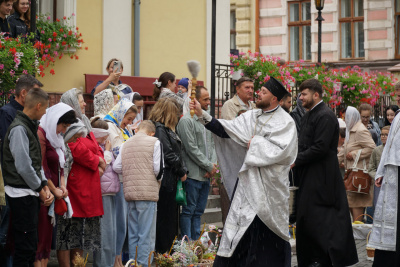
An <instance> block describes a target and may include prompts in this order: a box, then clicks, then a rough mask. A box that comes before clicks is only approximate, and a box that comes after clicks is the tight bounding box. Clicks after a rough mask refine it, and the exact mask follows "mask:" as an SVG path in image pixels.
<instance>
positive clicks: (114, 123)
mask: <svg viewBox="0 0 400 267" xmlns="http://www.w3.org/2000/svg"><path fill="white" fill-rule="evenodd" d="M137 113H138V111H137V109H136V107H135V106H134V105H133V103H132V101H130V100H128V99H125V98H123V99H121V100H120V101H119V102H118V103H117V104H116V105H115V106H114V107H113V108H112V109H111V111H110V112H109V113H108V114H107V115H106V116H105V117H104V120H105V121H106V122H107V123H108V130H109V132H110V135H109V140H110V142H111V148H112V151H113V154H114V156H115V157H117V156H118V154H119V148H120V146H121V145H122V144H123V143H124V142H125V141H126V140H128V138H129V137H131V136H132V132H131V131H130V129H128V125H130V124H132V122H133V120H134V119H135V118H136V115H137ZM119 181H120V191H119V192H118V193H117V194H116V196H115V207H116V209H117V211H116V215H117V218H116V220H117V221H116V225H117V227H116V228H117V243H116V244H117V245H116V257H115V266H123V265H122V259H121V252H122V247H123V245H124V242H125V237H126V233H127V227H128V225H127V212H128V205H127V202H126V201H125V198H124V192H123V184H122V176H119Z"/></svg>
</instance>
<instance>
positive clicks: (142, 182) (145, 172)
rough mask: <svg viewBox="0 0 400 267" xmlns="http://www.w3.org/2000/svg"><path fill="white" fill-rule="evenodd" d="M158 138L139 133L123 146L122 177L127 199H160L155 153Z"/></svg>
mask: <svg viewBox="0 0 400 267" xmlns="http://www.w3.org/2000/svg"><path fill="white" fill-rule="evenodd" d="M156 141H157V138H155V137H152V136H148V135H146V134H144V133H140V132H139V133H137V134H136V135H134V136H133V137H131V138H129V139H128V141H126V142H125V143H124V146H123V147H122V152H121V153H122V154H121V158H122V177H123V181H124V196H125V200H126V201H138V200H147V201H158V192H159V188H160V186H159V183H158V181H157V179H156V176H155V175H154V167H153V166H154V165H153V154H154V144H155V143H156Z"/></svg>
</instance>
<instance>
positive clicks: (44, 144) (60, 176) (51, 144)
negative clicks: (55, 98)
mask: <svg viewBox="0 0 400 267" xmlns="http://www.w3.org/2000/svg"><path fill="white" fill-rule="evenodd" d="M77 121H78V120H77V119H76V115H75V112H74V110H73V109H72V108H71V107H70V106H68V105H66V104H64V103H58V104H57V105H54V106H52V107H50V108H49V109H47V111H46V114H45V115H43V117H42V119H41V120H40V125H39V129H38V137H39V141H40V147H41V152H42V166H43V170H44V173H45V175H46V178H47V181H48V186H49V188H50V191H51V192H52V193H53V195H54V196H55V198H56V199H60V198H64V199H67V201H68V191H67V189H66V184H65V179H64V164H65V155H64V153H65V150H66V148H65V144H64V139H63V137H62V136H61V134H64V133H65V132H66V130H67V128H68V127H69V126H70V125H71V124H72V123H75V122H77ZM49 209H50V207H45V206H41V207H40V212H39V227H38V237H39V242H38V246H37V251H36V259H35V266H47V263H48V261H49V257H50V250H51V242H52V235H53V226H52V224H51V218H52V217H50V216H49V215H48V212H49Z"/></svg>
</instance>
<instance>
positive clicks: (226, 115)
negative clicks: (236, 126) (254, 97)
mask: <svg viewBox="0 0 400 267" xmlns="http://www.w3.org/2000/svg"><path fill="white" fill-rule="evenodd" d="M255 107H256V104H254V103H251V106H250V107H249V108H248V110H250V109H253V108H255ZM242 109H243V107H242V106H241V105H240V102H239V96H238V95H237V94H236V95H235V96H234V97H232V98H231V99H229V100H228V101H226V102H225V103H224V105H223V106H222V109H221V119H224V120H233V119H234V118H236V116H237V114H238V112H239V111H240V110H242Z"/></svg>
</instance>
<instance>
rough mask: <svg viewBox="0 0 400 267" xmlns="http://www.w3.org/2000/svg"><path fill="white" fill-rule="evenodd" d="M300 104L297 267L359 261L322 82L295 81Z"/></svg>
mask: <svg viewBox="0 0 400 267" xmlns="http://www.w3.org/2000/svg"><path fill="white" fill-rule="evenodd" d="M300 91H301V97H300V99H301V100H302V101H303V107H304V108H306V109H307V110H308V112H307V113H306V114H305V115H304V117H303V118H302V121H301V130H300V134H299V139H298V141H299V143H298V144H299V149H298V155H297V158H296V161H295V163H294V164H293V165H292V167H294V166H295V167H296V173H297V175H298V178H299V191H298V199H297V201H298V202H297V219H296V231H297V234H296V248H297V261H298V267H309V266H310V267H319V266H349V265H352V264H355V263H357V262H358V256H357V249H356V246H355V242H354V237H353V231H352V227H351V220H350V213H349V206H348V203H347V197H346V191H345V188H344V184H343V179H342V176H341V174H340V171H339V163H338V158H337V144H338V139H339V124H338V120H337V118H336V116H335V114H334V113H333V112H332V110H330V109H329V107H327V106H326V105H325V103H324V102H323V101H322V85H321V83H320V82H319V81H318V80H316V79H309V80H306V81H304V82H303V83H302V84H301V85H300Z"/></svg>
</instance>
